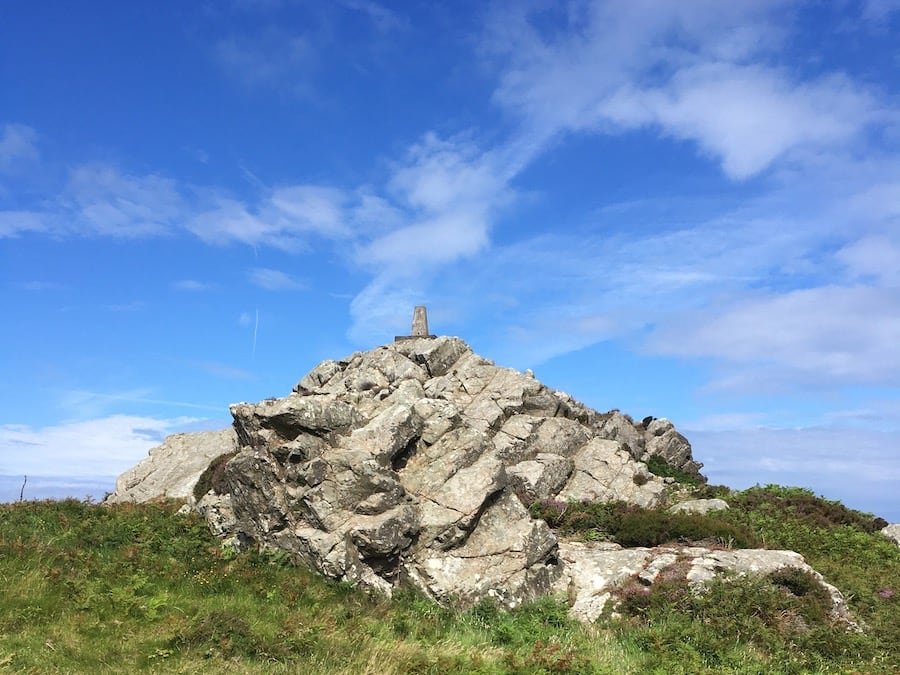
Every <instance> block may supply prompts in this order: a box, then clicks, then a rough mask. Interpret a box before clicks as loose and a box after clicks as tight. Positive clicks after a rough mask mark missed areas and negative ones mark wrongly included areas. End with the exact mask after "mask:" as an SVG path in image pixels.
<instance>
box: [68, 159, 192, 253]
mask: <svg viewBox="0 0 900 675" xmlns="http://www.w3.org/2000/svg"><path fill="white" fill-rule="evenodd" d="M60 206H62V207H63V209H64V210H65V211H68V212H69V213H71V214H72V215H73V216H74V219H75V225H74V226H72V225H63V226H62V227H73V228H74V229H75V230H76V232H77V233H79V234H94V235H103V236H109V237H122V238H136V237H147V236H154V235H160V234H166V233H168V232H170V231H171V230H172V228H173V227H174V226H175V225H176V223H178V221H179V220H180V218H181V217H182V216H183V215H184V213H185V208H186V207H185V203H184V200H183V198H182V196H181V194H180V192H179V190H178V186H177V184H176V182H175V181H174V180H172V179H170V178H165V177H162V176H158V175H154V174H150V175H143V176H137V175H129V174H126V173H123V172H121V171H119V170H118V169H116V168H115V167H112V166H109V165H104V164H88V165H83V166H79V167H77V168H75V169H74V170H73V171H72V172H71V174H70V176H69V182H68V185H67V186H66V189H65V192H64V193H63V195H62V198H61V204H60ZM65 215H68V214H65Z"/></svg>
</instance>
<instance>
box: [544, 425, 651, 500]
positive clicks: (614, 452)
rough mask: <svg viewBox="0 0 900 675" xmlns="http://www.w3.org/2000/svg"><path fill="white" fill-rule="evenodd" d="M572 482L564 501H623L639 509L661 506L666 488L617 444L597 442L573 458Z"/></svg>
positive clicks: (562, 493) (562, 491) (603, 440)
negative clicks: (640, 507)
mask: <svg viewBox="0 0 900 675" xmlns="http://www.w3.org/2000/svg"><path fill="white" fill-rule="evenodd" d="M573 463H574V466H575V470H574V472H573V473H572V478H571V479H570V480H569V482H568V483H567V484H566V486H565V487H564V488H563V489H562V490H561V491H560V493H559V495H558V497H559V499H562V500H565V501H616V500H619V501H624V502H630V503H633V504H637V505H638V506H644V507H653V506H659V505H660V504H662V503H663V502H664V501H665V495H666V484H665V483H664V482H663V481H662V480H660V479H659V478H658V477H656V476H654V475H652V474H651V473H649V472H648V471H647V469H646V467H645V466H644V465H643V464H640V463H638V462H635V461H634V459H632V457H631V453H630V452H629V451H628V449H627V447H626V446H624V445H623V444H622V443H619V442H618V441H610V440H605V439H600V438H595V439H593V440H591V441H589V442H588V444H587V445H585V446H584V447H583V448H582V449H581V450H579V451H578V453H577V454H576V455H575V457H573Z"/></svg>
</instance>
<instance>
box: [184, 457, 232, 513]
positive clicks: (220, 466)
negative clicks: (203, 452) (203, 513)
mask: <svg viewBox="0 0 900 675" xmlns="http://www.w3.org/2000/svg"><path fill="white" fill-rule="evenodd" d="M236 454H237V452H227V453H225V454H224V455H219V456H218V457H216V458H215V459H214V460H213V461H211V462H210V463H209V466H208V467H206V469H204V470H203V473H201V474H200V478H198V479H197V484H196V485H194V499H196V500H197V501H199V500H200V499H202V498H203V495H205V494H206V493H207V492H209V491H210V490H212V491H213V492H215V493H217V494H222V493H223V492H225V465H226V464H228V462H229V460H231V458H233V457H234V456H235V455H236Z"/></svg>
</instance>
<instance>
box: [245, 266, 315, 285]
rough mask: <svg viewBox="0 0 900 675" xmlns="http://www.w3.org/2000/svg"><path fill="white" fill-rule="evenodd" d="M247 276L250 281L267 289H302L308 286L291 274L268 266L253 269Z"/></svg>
mask: <svg viewBox="0 0 900 675" xmlns="http://www.w3.org/2000/svg"><path fill="white" fill-rule="evenodd" d="M247 276H248V277H249V278H250V283H252V284H253V285H255V286H259V287H260V288H263V289H265V290H267V291H301V290H304V289H305V288H306V285H305V284H303V283H302V282H300V281H297V280H296V279H294V278H293V277H292V276H290V275H289V274H286V273H285V272H281V271H280V270H273V269H269V268H267V267H257V268H255V269H252V270H250V272H249V273H248V275H247Z"/></svg>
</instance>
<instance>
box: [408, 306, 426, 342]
mask: <svg viewBox="0 0 900 675" xmlns="http://www.w3.org/2000/svg"><path fill="white" fill-rule="evenodd" d="M412 335H413V337H428V335H429V333H428V311H427V310H426V309H425V305H418V306H417V307H416V308H415V310H413V322H412Z"/></svg>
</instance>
